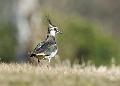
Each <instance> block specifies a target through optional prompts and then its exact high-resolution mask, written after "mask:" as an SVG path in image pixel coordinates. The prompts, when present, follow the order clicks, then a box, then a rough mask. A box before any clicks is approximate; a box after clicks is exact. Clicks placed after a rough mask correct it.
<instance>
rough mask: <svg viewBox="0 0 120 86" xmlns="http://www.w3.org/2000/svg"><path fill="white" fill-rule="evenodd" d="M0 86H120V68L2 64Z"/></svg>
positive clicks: (0, 67)
mask: <svg viewBox="0 0 120 86" xmlns="http://www.w3.org/2000/svg"><path fill="white" fill-rule="evenodd" d="M0 86H120V67H115V66H113V67H111V68H107V67H105V66H101V67H99V68H96V67H95V66H86V67H82V66H80V65H74V66H73V67H70V66H69V65H56V66H54V67H49V68H47V67H46V66H42V67H40V66H33V65H30V64H15V63H11V64H5V63H1V64H0Z"/></svg>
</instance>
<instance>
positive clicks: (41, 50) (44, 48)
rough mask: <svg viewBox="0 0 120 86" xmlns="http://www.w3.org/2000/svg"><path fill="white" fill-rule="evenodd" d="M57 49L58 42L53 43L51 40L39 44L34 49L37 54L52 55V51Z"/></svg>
mask: <svg viewBox="0 0 120 86" xmlns="http://www.w3.org/2000/svg"><path fill="white" fill-rule="evenodd" d="M56 49H57V45H56V44H51V43H50V42H49V41H47V42H44V43H43V44H40V45H38V46H37V47H36V48H35V49H34V53H35V54H36V55H45V56H47V55H50V54H51V53H52V52H54V51H55V50H56Z"/></svg>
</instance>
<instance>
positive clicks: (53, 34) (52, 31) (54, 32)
mask: <svg viewBox="0 0 120 86" xmlns="http://www.w3.org/2000/svg"><path fill="white" fill-rule="evenodd" d="M50 34H51V35H52V36H55V34H56V31H55V30H54V28H52V29H51V30H50Z"/></svg>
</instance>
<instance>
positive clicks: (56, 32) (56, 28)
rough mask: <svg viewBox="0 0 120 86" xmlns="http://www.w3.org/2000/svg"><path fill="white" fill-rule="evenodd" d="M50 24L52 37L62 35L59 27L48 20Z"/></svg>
mask: <svg viewBox="0 0 120 86" xmlns="http://www.w3.org/2000/svg"><path fill="white" fill-rule="evenodd" d="M48 22H49V26H48V34H50V35H52V36H55V35H56V34H58V33H60V34H62V32H61V31H60V30H59V29H58V27H56V26H55V25H53V24H52V23H51V21H50V19H48Z"/></svg>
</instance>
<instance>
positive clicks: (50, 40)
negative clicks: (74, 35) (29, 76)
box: [30, 18, 62, 63]
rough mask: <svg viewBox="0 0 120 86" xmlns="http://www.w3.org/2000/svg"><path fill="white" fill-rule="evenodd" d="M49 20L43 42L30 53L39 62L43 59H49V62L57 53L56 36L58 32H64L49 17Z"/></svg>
mask: <svg viewBox="0 0 120 86" xmlns="http://www.w3.org/2000/svg"><path fill="white" fill-rule="evenodd" d="M47 20H48V22H49V25H48V34H47V37H46V39H45V40H44V41H43V42H41V43H39V44H38V45H37V46H36V47H35V49H34V50H33V52H32V53H31V54H30V57H31V58H37V60H38V63H39V62H40V60H41V59H48V62H50V61H51V58H52V57H54V56H55V55H56V54H57V51H58V46H57V43H56V38H55V36H56V34H58V33H60V34H62V32H61V31H60V30H58V27H56V26H55V25H53V24H52V23H51V21H50V19H49V18H47Z"/></svg>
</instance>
